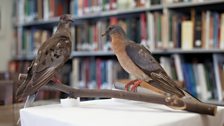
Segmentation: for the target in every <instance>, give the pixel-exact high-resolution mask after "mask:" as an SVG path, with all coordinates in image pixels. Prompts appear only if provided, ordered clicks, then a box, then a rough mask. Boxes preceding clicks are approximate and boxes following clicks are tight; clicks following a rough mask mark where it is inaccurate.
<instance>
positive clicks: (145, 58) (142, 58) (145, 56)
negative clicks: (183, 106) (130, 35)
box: [125, 42, 184, 96]
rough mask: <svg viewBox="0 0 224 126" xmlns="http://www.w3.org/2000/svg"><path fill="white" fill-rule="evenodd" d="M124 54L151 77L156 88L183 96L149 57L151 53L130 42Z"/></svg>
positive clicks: (151, 57)
mask: <svg viewBox="0 0 224 126" xmlns="http://www.w3.org/2000/svg"><path fill="white" fill-rule="evenodd" d="M125 50H126V53H127V55H128V56H129V57H130V59H131V60H132V61H133V62H134V63H135V64H136V65H137V66H138V67H139V68H140V69H141V70H142V71H143V72H144V73H146V74H147V75H149V76H150V77H152V79H153V80H154V81H157V82H158V83H154V84H155V85H153V86H155V87H156V88H158V89H161V90H163V91H166V92H168V93H172V94H177V95H178V96H184V94H183V92H182V91H181V90H180V89H179V88H177V86H176V85H175V82H174V81H173V80H171V79H170V78H169V77H168V75H167V74H166V73H165V71H164V69H163V68H162V67H161V66H160V64H159V63H158V62H157V61H156V60H155V58H154V57H153V56H152V55H151V52H150V51H149V50H147V49H146V48H145V47H144V46H141V45H137V44H135V43H132V42H130V43H129V44H127V45H126V48H125ZM153 73H155V74H156V73H161V74H162V75H161V74H159V75H161V76H154V75H153V76H152V74H153Z"/></svg>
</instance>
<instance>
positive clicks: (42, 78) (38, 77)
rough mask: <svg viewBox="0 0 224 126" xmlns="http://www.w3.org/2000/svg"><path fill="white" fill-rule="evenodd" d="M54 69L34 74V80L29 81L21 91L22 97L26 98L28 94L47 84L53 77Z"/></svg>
mask: <svg viewBox="0 0 224 126" xmlns="http://www.w3.org/2000/svg"><path fill="white" fill-rule="evenodd" d="M55 73H56V71H55V67H50V68H47V69H45V70H43V71H41V72H37V73H35V80H34V79H31V80H30V81H29V82H28V83H27V85H26V88H25V89H24V90H23V94H22V95H23V96H27V95H30V94H33V93H35V92H36V91H38V89H39V88H40V87H42V86H43V85H45V84H46V83H48V82H49V81H50V80H51V79H52V77H53V76H54V75H55ZM23 96H22V97H23Z"/></svg>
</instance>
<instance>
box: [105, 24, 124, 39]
mask: <svg viewBox="0 0 224 126" xmlns="http://www.w3.org/2000/svg"><path fill="white" fill-rule="evenodd" d="M115 34H117V35H122V36H125V32H124V30H123V29H122V28H121V26H119V25H111V26H109V27H108V28H107V29H106V31H105V32H104V33H103V34H102V36H105V35H110V36H113V35H115Z"/></svg>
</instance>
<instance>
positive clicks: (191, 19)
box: [16, 9, 224, 55]
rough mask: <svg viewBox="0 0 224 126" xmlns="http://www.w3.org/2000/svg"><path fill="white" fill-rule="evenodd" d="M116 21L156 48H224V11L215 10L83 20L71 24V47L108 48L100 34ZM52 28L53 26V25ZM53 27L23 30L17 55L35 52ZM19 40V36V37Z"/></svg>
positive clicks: (129, 33) (139, 40) (132, 36)
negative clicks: (74, 24)
mask: <svg viewBox="0 0 224 126" xmlns="http://www.w3.org/2000/svg"><path fill="white" fill-rule="evenodd" d="M113 24H118V25H120V26H122V28H123V29H124V30H125V32H126V33H127V36H128V38H130V39H131V40H133V41H135V42H137V43H141V44H143V45H145V46H148V47H149V48H150V50H152V51H153V50H155V49H172V48H181V49H194V48H203V49H211V48H219V49H223V48H224V13H218V12H214V11H202V12H197V11H196V10H194V9H192V10H191V12H190V14H188V15H184V14H182V13H181V14H180V13H170V14H168V13H161V12H152V13H151V12H148V13H147V14H145V13H140V14H138V15H135V16H133V17H131V18H130V17H122V18H118V17H116V16H114V17H110V18H108V19H105V20H99V21H89V20H86V21H83V22H82V23H81V24H79V25H77V26H75V27H72V29H71V32H72V40H73V50H75V51H102V50H103V51H108V50H110V38H109V37H101V33H103V32H104V31H105V30H106V28H107V27H108V26H109V25H113ZM53 29H54V30H55V27H54V28H53ZM52 32H53V30H51V31H48V30H39V29H37V28H35V27H33V28H31V29H26V30H24V31H23V33H22V37H20V39H21V41H19V40H17V41H18V42H17V46H16V47H17V50H19V51H18V52H19V53H18V55H27V54H35V52H36V50H37V49H38V48H39V46H40V44H41V43H42V42H44V41H45V40H46V39H47V38H48V37H49V36H50V35H51V34H52ZM18 39H19V37H18Z"/></svg>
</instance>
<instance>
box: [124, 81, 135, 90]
mask: <svg viewBox="0 0 224 126" xmlns="http://www.w3.org/2000/svg"><path fill="white" fill-rule="evenodd" d="M135 81H137V80H131V81H129V82H128V83H127V84H125V90H126V91H128V89H129V87H130V86H131V85H132V84H134V83H135Z"/></svg>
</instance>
